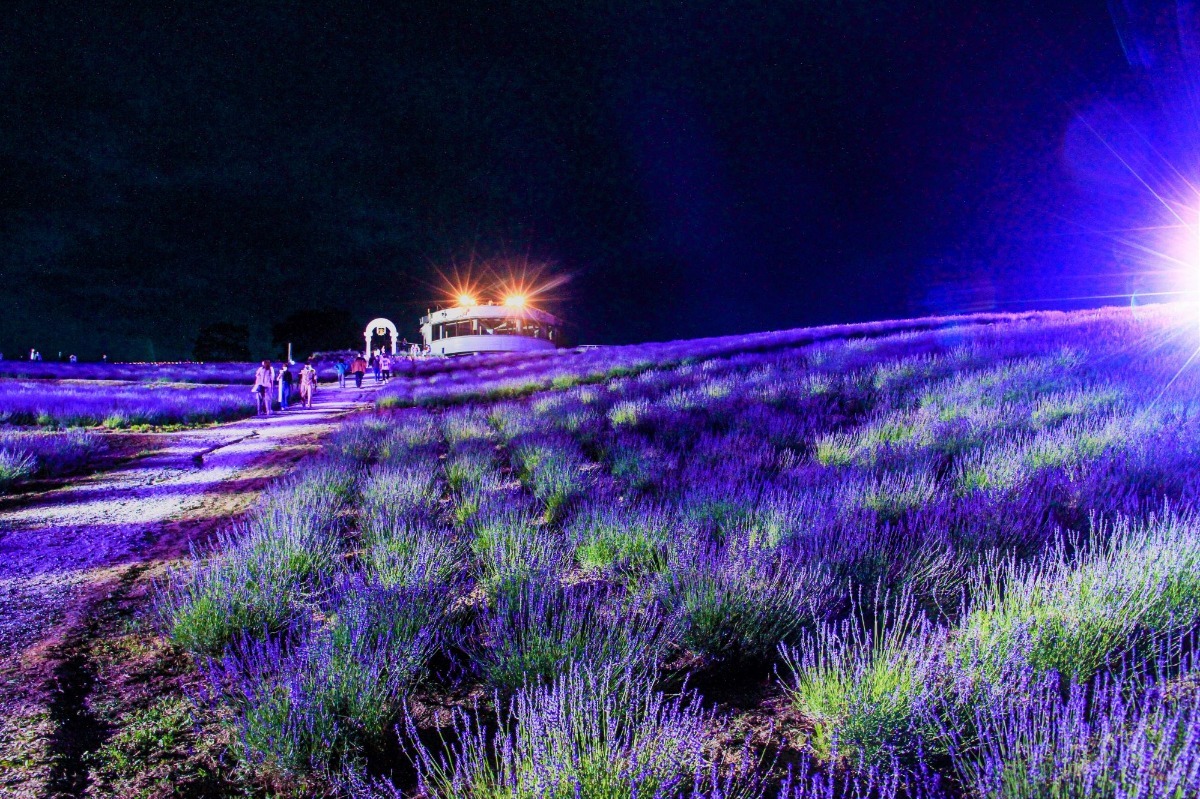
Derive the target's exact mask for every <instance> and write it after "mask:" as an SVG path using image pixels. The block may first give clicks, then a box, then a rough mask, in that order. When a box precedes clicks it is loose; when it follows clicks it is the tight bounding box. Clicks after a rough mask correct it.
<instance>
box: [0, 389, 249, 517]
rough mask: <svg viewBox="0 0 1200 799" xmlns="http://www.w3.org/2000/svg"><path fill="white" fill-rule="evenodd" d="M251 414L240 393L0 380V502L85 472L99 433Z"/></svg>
mask: <svg viewBox="0 0 1200 799" xmlns="http://www.w3.org/2000/svg"><path fill="white" fill-rule="evenodd" d="M254 412H255V407H254V398H253V397H252V396H251V395H250V392H249V390H248V389H246V388H244V387H242V386H203V385H197V384H188V383H176V384H142V383H127V382H116V381H82V380H77V381H51V380H36V381H27V380H10V379H0V495H2V494H4V493H6V492H7V491H8V490H10V489H11V488H12V487H13V486H14V485H16V484H18V483H20V482H23V481H26V480H29V479H30V478H35V477H59V476H63V475H69V474H74V473H78V472H81V471H84V470H85V469H87V468H88V467H89V466H90V465H91V464H92V463H93V462H94V461H95V458H96V456H97V455H99V454H100V453H102V452H104V451H106V450H107V449H109V446H108V442H107V441H106V439H105V436H104V433H105V432H109V431H117V430H149V429H156V430H161V429H169V428H179V427H193V426H197V425H205V424H212V423H216V422H225V421H232V420H234V419H240V418H243V417H246V416H252V415H253V414H254Z"/></svg>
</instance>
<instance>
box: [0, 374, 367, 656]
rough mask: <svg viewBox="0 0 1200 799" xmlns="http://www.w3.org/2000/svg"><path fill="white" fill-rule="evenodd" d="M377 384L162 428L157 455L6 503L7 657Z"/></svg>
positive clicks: (248, 490) (242, 492) (230, 506)
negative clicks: (248, 414) (295, 405)
mask: <svg viewBox="0 0 1200 799" xmlns="http://www.w3.org/2000/svg"><path fill="white" fill-rule="evenodd" d="M376 388H377V387H376V386H375V385H374V384H369V385H365V386H364V387H363V389H361V390H357V389H353V388H347V389H338V388H336V387H322V388H321V389H320V390H319V391H318V392H317V396H316V398H315V402H314V407H313V408H312V409H310V410H297V409H293V410H290V411H287V412H285V413H281V414H275V415H273V416H271V417H269V418H262V417H260V418H254V419H245V420H243V421H240V422H234V423H231V424H226V425H221V426H219V427H213V428H208V429H204V430H193V431H184V432H179V433H164V434H161V439H162V440H163V442H164V443H165V446H164V447H162V448H161V449H159V450H156V451H155V452H154V453H153V454H151V455H148V456H145V457H142V458H139V459H137V460H134V461H132V462H130V463H127V464H125V465H124V466H121V467H119V468H117V469H114V470H112V471H108V472H104V473H101V474H97V475H94V476H91V477H87V478H83V479H80V480H78V481H76V482H73V483H71V484H69V485H66V486H63V487H60V488H56V489H54V490H51V491H46V492H44V493H40V494H31V495H23V496H19V497H13V498H11V499H9V500H6V501H4V502H0V609H2V611H0V664H5V665H7V666H9V667H12V666H14V665H16V663H17V662H18V661H20V660H23V659H25V658H28V657H34V656H36V654H37V652H38V651H39V650H42V649H44V648H45V646H47V645H48V644H51V643H53V642H54V641H55V640H57V639H59V638H60V637H61V634H62V632H63V628H69V627H70V626H71V624H70V616H71V613H72V609H73V606H75V605H77V604H78V603H80V602H82V601H84V599H85V598H86V596H87V595H88V593H89V591H90V590H94V588H95V587H96V586H98V585H103V584H104V583H105V582H107V581H110V580H112V579H113V578H114V577H115V576H116V574H117V573H118V572H120V571H121V570H122V569H123V568H126V567H128V566H129V565H131V564H136V563H139V562H144V561H147V560H150V559H152V558H155V557H162V556H163V555H164V554H167V553H168V552H169V550H170V543H171V542H170V541H164V540H163V539H164V538H168V539H172V540H176V539H178V540H176V543H177V544H178V546H177V547H176V550H175V552H174V553H173V554H175V555H177V554H178V553H179V552H180V551H186V546H187V544H186V541H187V540H190V538H191V536H190V535H188V534H187V533H188V530H187V529H186V528H191V530H192V532H194V530H195V529H196V528H197V527H203V526H204V523H205V522H206V521H208V522H210V526H211V524H212V523H219V521H220V520H221V519H224V518H226V517H227V516H228V515H230V514H231V513H235V512H237V511H238V510H241V509H244V508H245V507H246V506H247V505H248V504H249V502H250V501H252V499H253V497H254V496H255V495H257V493H258V491H259V490H260V489H261V487H262V486H263V485H264V484H265V482H267V481H268V480H269V479H270V478H271V477H272V476H276V475H278V474H279V473H281V472H282V471H284V470H285V469H286V467H287V465H288V464H289V463H290V461H291V460H294V459H295V457H298V456H299V453H300V452H302V451H305V450H306V449H307V448H308V447H310V446H311V443H312V441H313V438H314V437H315V436H316V435H319V434H321V433H324V432H326V431H328V430H329V429H331V428H332V427H333V426H334V423H335V421H336V420H337V418H338V417H340V416H343V415H345V414H347V413H350V412H352V411H355V410H358V409H361V408H363V407H364V406H365V405H366V404H367V403H368V402H370V400H371V399H372V395H373V394H374V391H375V389H376ZM289 451H290V452H291V453H292V455H293V457H292V458H290V459H289V458H287V457H286V454H287V453H288V452H289ZM281 456H284V457H281Z"/></svg>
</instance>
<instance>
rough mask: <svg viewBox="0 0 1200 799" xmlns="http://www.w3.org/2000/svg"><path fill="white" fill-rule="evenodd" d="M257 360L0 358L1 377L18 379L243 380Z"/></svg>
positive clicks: (248, 377) (250, 375)
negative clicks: (20, 359) (166, 361)
mask: <svg viewBox="0 0 1200 799" xmlns="http://www.w3.org/2000/svg"><path fill="white" fill-rule="evenodd" d="M257 367H258V364H257V363H254V362H251V363H190V362H185V363H95V362H88V363H68V362H65V361H13V360H0V377H3V378H15V379H21V380H122V381H128V382H143V383H152V382H171V383H245V382H247V381H248V380H252V379H253V377H254V370H255V369H256V368H257Z"/></svg>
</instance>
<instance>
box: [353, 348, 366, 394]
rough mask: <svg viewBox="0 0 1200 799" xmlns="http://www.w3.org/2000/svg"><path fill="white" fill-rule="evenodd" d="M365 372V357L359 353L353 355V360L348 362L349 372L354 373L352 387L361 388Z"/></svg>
mask: <svg viewBox="0 0 1200 799" xmlns="http://www.w3.org/2000/svg"><path fill="white" fill-rule="evenodd" d="M366 373H367V359H366V358H364V357H363V356H361V355H355V356H354V360H353V361H351V362H350V374H352V375H354V387H355V388H362V379H363V375H365V374H366Z"/></svg>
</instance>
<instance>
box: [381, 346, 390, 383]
mask: <svg viewBox="0 0 1200 799" xmlns="http://www.w3.org/2000/svg"><path fill="white" fill-rule="evenodd" d="M379 371H381V372H383V382H385V383H386V382H387V381H389V380H391V379H392V356H390V355H388V354H387V353H386V352H381V353H380V354H379Z"/></svg>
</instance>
